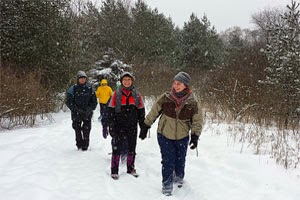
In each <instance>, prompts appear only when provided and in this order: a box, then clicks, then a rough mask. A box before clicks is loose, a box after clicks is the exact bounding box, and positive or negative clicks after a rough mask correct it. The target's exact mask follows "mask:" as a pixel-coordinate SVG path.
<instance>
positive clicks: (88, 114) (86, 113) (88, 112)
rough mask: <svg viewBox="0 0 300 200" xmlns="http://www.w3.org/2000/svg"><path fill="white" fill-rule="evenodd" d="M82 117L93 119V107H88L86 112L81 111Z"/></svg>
mask: <svg viewBox="0 0 300 200" xmlns="http://www.w3.org/2000/svg"><path fill="white" fill-rule="evenodd" d="M79 112H80V115H81V117H82V118H84V119H89V118H91V117H92V113H93V110H92V108H91V107H86V109H85V110H83V109H79Z"/></svg>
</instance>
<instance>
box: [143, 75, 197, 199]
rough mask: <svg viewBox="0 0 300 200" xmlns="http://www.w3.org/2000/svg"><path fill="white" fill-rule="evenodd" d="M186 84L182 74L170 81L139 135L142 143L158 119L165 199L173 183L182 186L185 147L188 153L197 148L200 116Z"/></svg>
mask: <svg viewBox="0 0 300 200" xmlns="http://www.w3.org/2000/svg"><path fill="white" fill-rule="evenodd" d="M190 80H191V77H190V75H189V74H188V73H186V72H179V73H178V74H177V75H176V76H175V77H174V81H173V85H172V89H171V91H170V92H165V93H164V94H162V95H161V96H160V97H159V98H158V99H157V101H156V102H155V103H154V105H153V106H152V108H151V110H150V112H149V113H148V115H147V116H146V118H145V123H144V126H142V127H141V132H140V135H139V137H140V138H141V139H142V140H143V139H145V138H146V136H147V132H148V129H149V128H150V126H151V125H152V124H153V123H154V121H155V120H156V119H157V118H158V117H159V116H160V118H159V122H158V128H157V133H158V134H157V139H158V144H159V147H160V152H161V158H162V162H161V163H162V193H163V194H165V195H167V196H168V195H171V194H172V190H173V183H175V184H177V185H178V187H181V186H182V184H183V178H184V175H185V170H184V168H185V158H186V152H187V148H188V145H189V144H190V145H191V149H195V148H196V147H197V145H198V138H199V136H200V134H201V130H202V121H203V119H202V114H201V113H202V112H201V108H200V107H199V104H198V103H197V101H196V98H195V97H194V96H193V94H192V90H191V89H190V87H189V85H190ZM189 132H190V135H189ZM189 141H190V142H189Z"/></svg>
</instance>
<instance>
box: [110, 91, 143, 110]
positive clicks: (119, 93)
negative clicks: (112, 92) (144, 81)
mask: <svg viewBox="0 0 300 200" xmlns="http://www.w3.org/2000/svg"><path fill="white" fill-rule="evenodd" d="M122 95H125V96H126V98H129V96H130V95H132V96H133V98H134V102H135V106H136V107H138V106H139V105H140V98H139V95H138V91H137V90H136V89H135V87H134V86H130V87H129V88H126V87H124V86H121V87H120V88H119V89H118V90H117V96H116V108H115V109H116V110H115V111H116V113H120V112H121V102H122Z"/></svg>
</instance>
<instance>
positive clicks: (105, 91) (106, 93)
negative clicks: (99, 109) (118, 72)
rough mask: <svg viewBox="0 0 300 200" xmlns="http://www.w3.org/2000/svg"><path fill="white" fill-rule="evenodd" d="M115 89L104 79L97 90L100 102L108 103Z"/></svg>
mask: <svg viewBox="0 0 300 200" xmlns="http://www.w3.org/2000/svg"><path fill="white" fill-rule="evenodd" d="M112 94H113V91H112V89H111V87H109V86H108V85H107V80H106V79H102V80H101V85H100V86H99V87H98V89H97V91H96V96H97V98H98V101H99V103H102V104H107V102H108V100H109V98H110V97H111V96H112Z"/></svg>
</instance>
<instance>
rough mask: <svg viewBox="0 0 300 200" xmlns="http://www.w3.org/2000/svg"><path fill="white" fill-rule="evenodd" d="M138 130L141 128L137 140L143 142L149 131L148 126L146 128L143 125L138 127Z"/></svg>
mask: <svg viewBox="0 0 300 200" xmlns="http://www.w3.org/2000/svg"><path fill="white" fill-rule="evenodd" d="M140 128H141V131H140V135H139V138H141V139H142V140H144V139H145V138H146V137H147V133H148V130H149V128H150V126H147V125H146V124H143V125H142V126H140Z"/></svg>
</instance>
